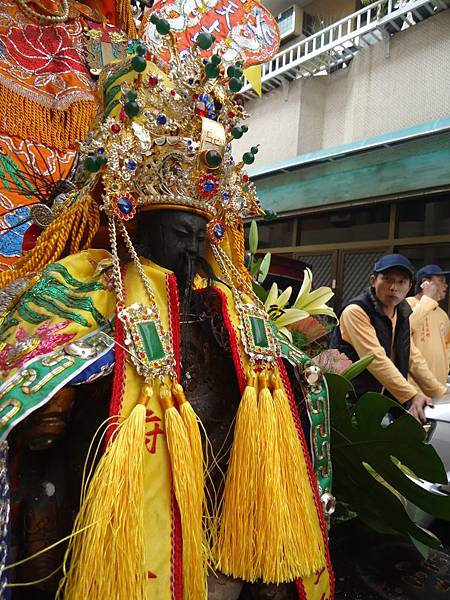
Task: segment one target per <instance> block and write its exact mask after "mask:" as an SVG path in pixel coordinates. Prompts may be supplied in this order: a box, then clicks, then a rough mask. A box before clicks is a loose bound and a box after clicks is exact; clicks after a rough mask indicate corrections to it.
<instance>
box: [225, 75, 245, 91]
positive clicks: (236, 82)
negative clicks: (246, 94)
mask: <svg viewBox="0 0 450 600" xmlns="http://www.w3.org/2000/svg"><path fill="white" fill-rule="evenodd" d="M243 85H244V84H243V82H242V80H241V79H238V78H237V77H232V78H231V79H230V81H229V82H228V87H229V88H230V90H231V91H232V92H234V93H237V92H240V91H241V89H242V86H243Z"/></svg>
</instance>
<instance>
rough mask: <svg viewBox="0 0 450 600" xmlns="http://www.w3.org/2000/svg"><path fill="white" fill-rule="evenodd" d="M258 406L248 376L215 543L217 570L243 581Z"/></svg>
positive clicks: (250, 549)
mask: <svg viewBox="0 0 450 600" xmlns="http://www.w3.org/2000/svg"><path fill="white" fill-rule="evenodd" d="M258 464H259V463H258V406H257V397H256V389H255V385H254V376H253V374H251V375H250V377H249V379H248V383H247V386H246V388H245V390H244V393H243V395H242V399H241V402H240V404H239V409H238V412H237V415H236V423H235V428H234V442H233V447H232V450H231V455H230V460H229V464H228V471H227V476H226V480H225V489H224V495H223V504H222V510H221V514H220V524H219V526H218V530H219V534H218V541H217V550H216V556H217V567H218V569H219V570H220V571H222V572H223V573H225V574H226V575H233V576H234V577H241V578H242V579H245V580H246V581H254V580H255V579H256V578H257V576H258V575H257V573H256V571H255V541H254V540H255V533H256V532H255V510H256V502H257V488H258V476H259V473H258V471H259V467H258Z"/></svg>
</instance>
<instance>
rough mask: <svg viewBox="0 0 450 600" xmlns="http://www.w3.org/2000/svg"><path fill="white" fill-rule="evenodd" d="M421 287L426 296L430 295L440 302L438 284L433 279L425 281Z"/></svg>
mask: <svg viewBox="0 0 450 600" xmlns="http://www.w3.org/2000/svg"><path fill="white" fill-rule="evenodd" d="M421 287H422V290H423V295H424V296H428V297H429V298H431V299H432V300H436V301H437V302H439V300H440V293H439V290H438V288H437V285H436V284H435V283H434V282H433V281H424V282H423V283H422V286H421Z"/></svg>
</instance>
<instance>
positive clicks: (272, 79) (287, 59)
mask: <svg viewBox="0 0 450 600" xmlns="http://www.w3.org/2000/svg"><path fill="white" fill-rule="evenodd" d="M449 7H450V0H377V2H374V3H373V4H371V5H369V6H366V7H365V8H363V9H361V10H359V11H357V12H355V13H353V14H351V15H348V16H347V17H344V18H343V19H341V20H340V21H337V22H336V23H333V24H332V25H329V26H328V27H325V28H324V29H322V30H321V31H318V32H317V33H314V34H313V35H310V36H308V37H307V38H305V39H303V40H301V41H300V42H298V43H297V44H294V45H293V46H290V47H289V48H287V49H286V50H282V51H281V52H279V53H278V54H277V55H276V56H275V57H274V58H273V59H272V60H271V61H269V62H268V63H266V64H265V65H263V71H262V84H263V91H270V90H271V89H273V88H275V87H279V86H280V85H282V83H283V79H284V80H288V81H289V80H293V79H298V78H299V77H308V76H312V75H315V74H317V73H319V72H321V71H327V72H329V71H330V70H332V69H333V68H338V67H339V66H340V65H343V64H347V63H348V62H350V60H351V59H352V58H353V56H354V55H355V54H356V52H358V50H360V49H361V48H364V47H366V46H368V45H371V44H374V43H378V42H380V41H382V40H383V38H387V37H388V36H389V35H390V34H393V33H395V32H397V31H400V30H401V29H403V28H406V27H410V26H412V25H415V24H416V23H417V22H420V21H422V20H423V19H424V18H427V17H428V16H433V15H435V14H437V13H438V12H441V11H442V10H445V9H447V8H449ZM242 92H243V93H244V95H245V96H246V97H254V96H255V95H256V94H255V92H254V91H253V90H252V89H251V87H250V86H249V85H246V86H245V87H244V88H243V90H242Z"/></svg>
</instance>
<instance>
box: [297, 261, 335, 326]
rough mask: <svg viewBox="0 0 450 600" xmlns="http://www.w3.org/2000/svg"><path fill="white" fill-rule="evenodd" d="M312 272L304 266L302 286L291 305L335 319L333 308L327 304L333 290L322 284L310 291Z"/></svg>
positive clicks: (332, 294)
mask: <svg viewBox="0 0 450 600" xmlns="http://www.w3.org/2000/svg"><path fill="white" fill-rule="evenodd" d="M311 285H312V273H311V270H310V269H308V268H306V269H305V271H304V279H303V283H302V287H301V288H300V291H299V293H298V296H297V299H296V300H295V302H294V304H293V307H294V308H297V309H300V310H304V311H306V312H307V313H308V314H309V315H327V316H329V317H332V318H333V319H336V321H337V320H338V319H337V316H336V313H335V312H334V310H333V309H332V308H331V307H329V306H327V302H328V301H329V300H331V298H332V297H333V296H334V292H333V291H332V289H331V288H329V287H327V286H322V287H320V288H317V290H314V291H312V292H311Z"/></svg>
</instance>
